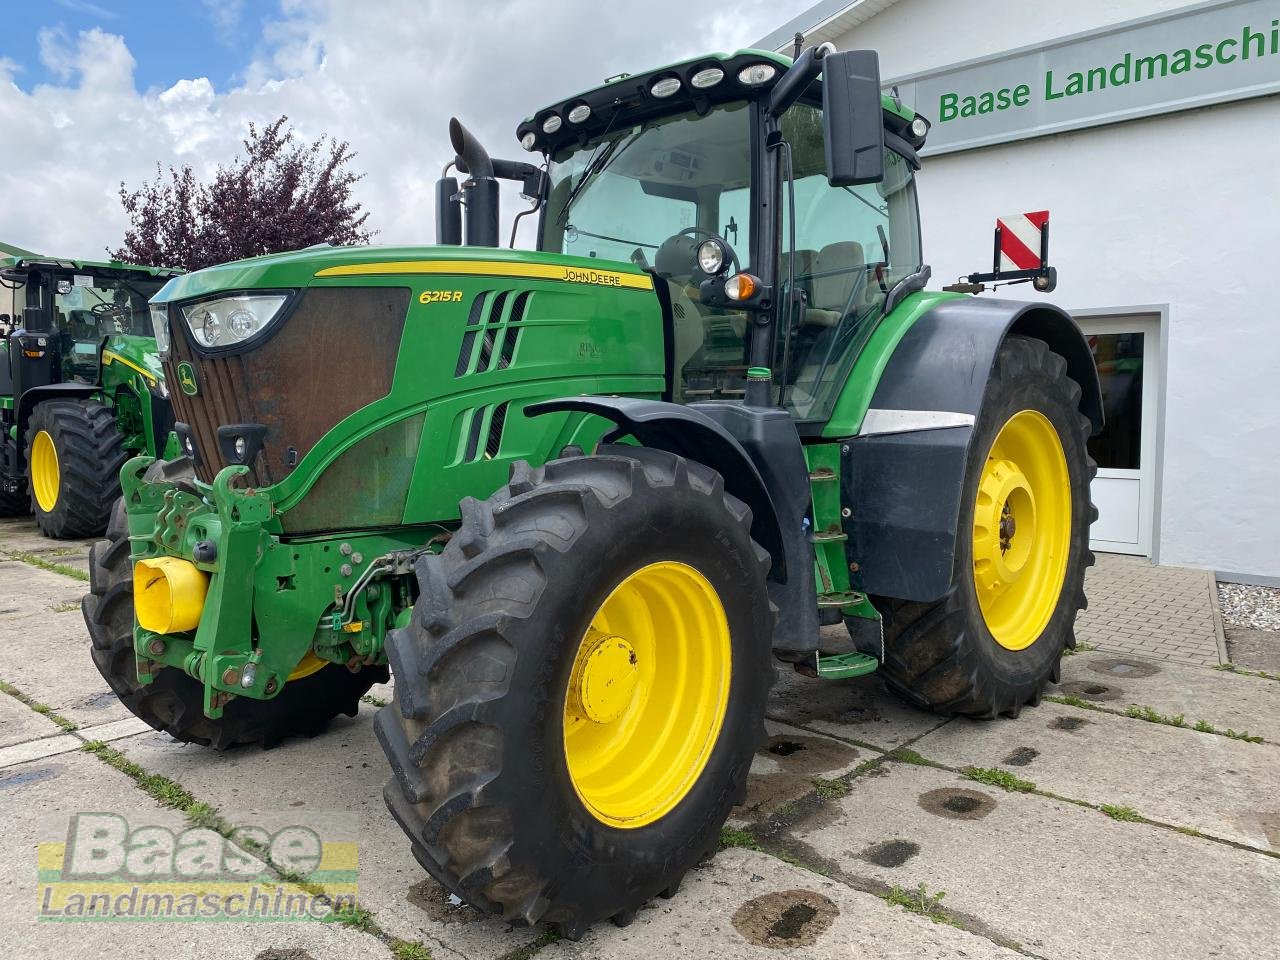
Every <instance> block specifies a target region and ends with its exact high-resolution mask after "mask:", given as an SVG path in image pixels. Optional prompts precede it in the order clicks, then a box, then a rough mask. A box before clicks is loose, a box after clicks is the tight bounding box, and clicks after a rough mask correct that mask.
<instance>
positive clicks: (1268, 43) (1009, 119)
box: [886, 0, 1280, 155]
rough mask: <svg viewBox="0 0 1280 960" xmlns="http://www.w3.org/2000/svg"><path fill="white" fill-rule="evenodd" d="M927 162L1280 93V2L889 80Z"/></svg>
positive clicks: (1198, 11)
mask: <svg viewBox="0 0 1280 960" xmlns="http://www.w3.org/2000/svg"><path fill="white" fill-rule="evenodd" d="M894 86H896V87H897V90H898V95H899V97H900V98H901V99H902V102H903V103H905V104H906V105H907V106H909V107H912V108H913V109H915V110H916V111H918V112H920V113H922V114H924V116H925V117H927V118H928V119H929V120H930V122H931V123H932V124H933V129H932V131H931V133H930V134H929V142H928V146H926V147H925V149H924V150H922V151H921V153H923V154H925V155H929V154H938V153H949V152H951V151H955V150H967V149H971V148H973V147H980V146H986V145H988V144H993V143H1003V142H1006V141H1009V140H1020V139H1024V138H1027V137H1038V136H1044V135H1046V134H1050V133H1061V132H1063V131H1066V130H1076V129H1080V128H1082V127H1090V126H1097V125H1099V124H1104V123H1115V122H1117V121H1120V120H1130V119H1134V118H1137V117H1145V116H1152V115H1154V114H1159V113H1170V112H1173V111H1175V110H1188V109H1192V108H1194V107H1203V106H1209V105H1211V104H1215V103H1224V102H1227V101H1230V100H1240V99H1244V98H1246V97H1257V96H1264V95H1266V94H1271V93H1277V92H1280V0H1216V2H1212V3H1203V4H1197V5H1195V6H1191V7H1186V8H1184V9H1182V10H1177V11H1174V12H1173V13H1167V14H1160V15H1159V16H1155V17H1149V18H1146V19H1143V20H1135V21H1130V22H1128V23H1123V24H1119V25H1116V26H1112V27H1107V28H1105V29H1103V30H1094V31H1090V32H1089V33H1085V34H1080V35H1077V36H1074V37H1067V38H1064V39H1062V40H1055V41H1053V42H1051V43H1049V44H1045V45H1041V46H1036V47H1029V48H1024V49H1022V50H1015V51H1012V52H1010V53H1004V54H999V55H997V56H994V57H984V58H982V59H980V60H972V61H969V62H967V63H961V64H956V65H954V66H950V67H944V68H942V69H940V70H931V71H928V72H926V73H919V74H914V75H912V76H909V77H902V78H899V79H897V80H892V81H889V82H888V83H887V84H886V89H888V88H890V87H894Z"/></svg>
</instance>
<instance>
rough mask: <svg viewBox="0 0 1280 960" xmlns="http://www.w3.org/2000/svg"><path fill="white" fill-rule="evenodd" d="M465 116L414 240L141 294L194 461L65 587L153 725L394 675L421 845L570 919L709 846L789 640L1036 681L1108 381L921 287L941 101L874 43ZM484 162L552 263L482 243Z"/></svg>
mask: <svg viewBox="0 0 1280 960" xmlns="http://www.w3.org/2000/svg"><path fill="white" fill-rule="evenodd" d="M450 132H451V138H452V141H453V146H454V149H455V152H456V154H457V160H456V166H457V168H458V170H459V172H460V173H462V174H464V175H465V179H464V180H463V181H462V182H459V180H458V178H455V177H445V178H444V179H443V180H442V182H441V183H440V185H439V188H438V189H439V197H440V200H441V202H440V206H439V212H438V223H437V230H438V234H439V235H438V241H439V242H438V245H437V246H434V247H423V248H321V249H309V250H303V251H299V252H296V253H290V254H283V255H278V256H270V257H263V258H259V259H256V260H248V261H244V262H241V263H232V264H227V265H224V266H220V267H215V268H211V269H208V270H202V271H200V272H199V273H195V274H192V275H190V276H186V277H180V278H178V279H177V280H175V281H173V282H171V283H170V284H169V285H168V286H167V287H166V288H165V290H164V291H163V292H162V293H161V295H160V296H158V297H156V298H155V300H154V301H153V305H154V306H156V307H157V308H158V309H159V310H167V312H168V321H169V322H168V328H167V331H166V332H165V333H164V334H163V335H162V338H161V339H162V348H163V356H164V363H165V371H166V374H167V376H168V377H169V379H170V381H171V382H172V383H174V384H178V385H180V388H181V389H176V388H175V390H174V392H173V402H174V407H175V411H176V417H177V419H178V423H177V424H176V430H177V432H178V435H179V437H180V442H181V444H182V447H183V449H184V452H185V456H184V457H182V458H180V459H176V460H170V461H167V462H163V461H158V460H157V461H154V462H153V461H152V460H151V458H148V457H139V458H135V459H134V460H132V461H130V462H129V463H128V464H126V465H125V467H124V469H123V471H122V474H121V481H122V485H123V489H124V496H123V500H122V504H121V505H120V506H119V507H118V508H117V510H116V512H115V514H114V516H113V518H112V522H111V525H110V528H109V530H108V538H107V539H106V540H104V541H101V542H99V543H98V544H97V545H96V547H95V548H94V550H93V554H92V563H91V567H92V591H91V593H90V594H89V595H88V596H86V598H85V601H84V612H85V617H86V620H87V622H88V626H89V630H90V632H91V633H92V637H93V657H94V659H95V661H96V662H97V664H98V667H99V669H100V670H101V671H102V673H103V675H104V676H105V677H106V678H107V680H108V681H109V682H110V683H111V685H112V687H113V688H114V689H115V690H116V691H117V693H118V694H119V695H120V697H121V698H122V699H123V700H124V702H125V703H126V704H128V705H129V707H130V708H131V709H132V710H133V711H134V712H135V713H136V714H137V715H138V716H140V717H142V718H144V719H145V720H147V721H148V722H149V723H150V724H151V725H152V726H154V727H156V728H158V729H161V730H166V731H168V732H169V733H170V734H172V735H173V736H174V737H176V738H178V739H180V740H184V741H194V742H199V743H209V744H212V745H214V746H217V747H225V746H230V745H232V744H236V743H245V742H264V743H270V742H273V741H276V740H279V739H280V738H282V737H284V736H286V735H290V734H297V733H303V734H309V733H314V732H317V731H319V730H321V729H322V728H323V727H324V726H325V724H326V723H327V722H328V721H329V720H330V718H332V717H333V716H335V715H337V714H339V713H346V714H349V715H350V714H354V713H355V711H356V709H357V705H358V704H357V702H358V700H359V697H360V696H361V694H363V693H364V692H365V691H366V690H367V689H368V688H369V687H370V685H371V684H373V683H375V682H378V681H380V680H383V679H385V678H386V677H387V665H388V664H389V665H390V669H391V672H392V673H393V674H394V677H395V700H394V702H393V703H392V704H391V705H390V706H388V707H386V708H384V709H383V710H382V711H381V712H380V713H379V714H378V717H377V722H376V730H377V734H378V737H379V739H380V741H381V743H382V746H383V748H384V749H385V751H386V754H387V756H388V758H389V760H390V763H391V776H390V779H389V780H388V782H387V785H386V790H385V796H386V801H387V803H388V805H389V807H390V809H391V812H392V813H393V814H394V816H395V818H396V820H397V821H398V822H399V823H400V825H401V826H402V827H403V828H404V830H405V832H406V833H407V834H408V835H409V838H410V842H411V843H412V845H413V850H414V853H415V854H416V856H417V858H418V860H419V861H420V862H421V863H422V865H423V866H424V867H425V868H426V870H427V871H428V872H429V873H430V874H431V875H432V876H433V877H435V878H436V879H437V880H438V881H440V882H441V883H442V884H444V885H445V886H446V887H448V888H449V889H450V890H452V891H454V892H456V893H457V894H458V895H459V896H460V897H462V898H463V899H464V900H465V901H467V902H468V903H471V904H473V905H474V906H476V907H478V908H480V909H482V910H485V911H489V912H492V913H494V914H498V915H501V916H502V917H505V918H507V919H508V920H511V921H523V922H528V923H534V922H537V921H547V922H552V923H555V924H558V925H559V926H560V927H561V930H562V932H564V933H565V934H566V935H568V936H578V935H580V934H581V932H582V931H583V930H584V929H585V927H586V925H587V924H590V923H591V922H594V921H598V920H600V919H602V918H606V917H611V918H613V919H614V920H616V921H617V922H619V923H624V922H626V921H627V920H628V919H629V918H630V917H631V916H632V915H633V913H634V911H635V910H636V909H637V908H638V907H639V906H640V905H641V904H643V903H644V902H645V901H646V900H647V899H649V898H650V897H652V896H654V895H655V894H666V895H671V894H672V893H674V891H675V889H676V887H677V886H678V884H679V883H680V880H681V877H682V876H683V874H684V873H685V871H686V870H688V869H689V867H690V866H692V865H693V864H694V863H696V862H697V861H698V860H699V858H701V857H703V856H704V855H706V854H707V853H708V852H709V851H711V850H713V849H714V848H715V845H716V842H717V837H718V831H719V828H720V826H721V824H722V823H723V822H724V820H725V818H726V817H727V815H728V813H729V811H730V808H731V807H732V806H733V804H735V803H736V802H739V801H741V800H742V798H743V795H744V790H745V784H746V776H747V769H748V767H749V765H750V763H751V759H752V755H753V752H754V751H755V749H756V748H757V746H758V745H759V743H760V742H761V739H762V737H763V720H764V712H765V702H766V698H767V696H768V693H769V689H770V684H771V682H772V679H773V676H774V669H775V664H776V663H778V662H779V661H780V662H782V663H784V664H788V665H794V667H795V668H797V669H798V670H799V671H800V672H802V673H805V674H807V675H809V676H811V677H814V678H815V681H814V682H815V683H816V682H821V681H822V680H824V679H828V680H838V679H841V678H846V677H852V676H857V675H860V674H865V673H869V672H870V671H872V670H877V669H878V670H879V671H880V672H881V673H882V674H883V675H884V678H885V680H886V681H887V682H888V683H889V684H890V685H891V686H892V687H893V688H894V689H895V690H897V691H898V692H900V693H901V694H902V695H903V696H904V697H906V698H907V699H908V700H910V701H911V702H912V703H915V704H918V705H920V706H922V707H927V708H931V709H933V710H937V711H940V712H942V713H946V714H963V715H968V716H973V717H996V716H997V715H1000V714H1006V715H1010V716H1016V715H1017V714H1018V712H1019V711H1020V710H1021V709H1022V708H1023V706H1024V705H1026V704H1034V703H1036V702H1037V701H1038V699H1039V697H1040V693H1041V689H1042V687H1043V685H1044V684H1045V683H1046V682H1047V681H1049V680H1050V679H1052V678H1056V677H1057V675H1058V665H1059V658H1060V656H1061V654H1062V651H1063V649H1064V648H1065V647H1068V646H1070V645H1071V644H1072V643H1073V642H1074V641H1073V634H1072V629H1073V626H1072V625H1073V622H1074V620H1075V616H1076V612H1077V610H1079V609H1080V608H1081V607H1083V605H1084V594H1083V586H1082V584H1083V577H1084V570H1085V567H1086V565H1087V564H1088V563H1089V562H1090V559H1091V557H1090V554H1089V549H1088V540H1087V531H1088V527H1089V523H1090V520H1091V513H1092V509H1091V507H1090V504H1089V496H1088V487H1089V479H1090V473H1091V467H1090V463H1089V459H1088V456H1087V454H1086V451H1085V440H1086V438H1087V437H1088V436H1089V434H1090V431H1091V430H1092V429H1093V428H1095V427H1096V426H1097V425H1098V424H1099V423H1100V421H1101V413H1100V400H1099V391H1098V384H1097V379H1096V374H1095V372H1094V368H1093V365H1092V363H1091V360H1090V355H1089V349H1088V347H1087V345H1086V344H1085V342H1084V340H1083V338H1082V337H1081V335H1080V332H1079V330H1078V329H1077V328H1076V326H1075V325H1074V324H1073V323H1072V321H1071V319H1070V318H1069V317H1068V316H1067V315H1066V314H1065V313H1063V312H1062V311H1061V310H1058V309H1056V308H1054V307H1051V306H1044V305H1033V304H1029V303H1018V302H1011V301H1001V300H993V299H975V298H972V297H965V296H962V295H960V294H959V293H952V292H929V291H926V290H925V284H926V281H927V279H928V277H929V269H928V267H926V266H925V265H924V261H923V257H922V254H921V243H920V231H919V219H918V216H917V207H916V193H915V185H914V183H915V176H916V170H917V168H918V166H919V163H918V160H917V150H919V148H920V147H921V146H922V145H923V144H924V142H925V138H926V136H927V133H928V123H927V122H926V121H925V120H924V118H922V117H917V116H916V115H915V114H914V113H913V112H912V111H911V110H909V109H906V108H904V107H902V106H900V105H899V104H898V103H896V102H895V101H894V100H893V99H891V98H885V97H882V96H881V93H880V89H879V77H878V66H877V62H876V59H875V55H874V53H871V52H869V51H854V52H849V53H835V52H832V51H830V50H829V49H828V48H821V49H810V50H806V51H804V52H803V53H802V54H800V56H799V57H798V58H797V59H796V60H795V61H794V62H792V61H791V60H789V59H787V58H784V57H779V56H776V55H774V54H771V53H765V52H760V51H755V50H746V51H741V52H739V53H736V54H733V55H722V54H717V55H709V56H706V57H700V58H698V59H696V60H690V61H687V62H684V63H679V64H675V65H673V66H669V67H664V68H662V69H660V70H654V71H651V72H648V73H644V74H640V75H635V76H625V77H621V78H617V79H615V80H612V81H610V82H608V83H606V84H605V85H603V86H601V87H600V88H598V89H595V90H591V91H588V92H587V93H584V94H582V95H580V96H576V97H573V98H571V99H569V100H566V101H564V102H562V103H557V104H554V105H553V106H550V107H548V108H546V109H544V110H540V111H539V112H537V113H536V114H534V115H533V116H532V117H531V118H530V119H528V120H526V121H525V122H524V123H522V124H521V125H520V127H519V130H518V133H517V136H518V138H519V140H520V143H521V145H522V146H523V147H524V148H525V150H527V151H530V152H531V153H532V154H534V155H537V156H540V157H541V158H543V160H544V163H543V164H541V165H535V164H529V163H524V162H519V161H510V160H499V159H493V158H490V157H489V156H488V154H487V153H486V152H485V151H484V150H483V149H482V148H481V146H480V145H479V144H478V143H477V142H476V141H475V140H474V139H473V138H472V137H470V136H469V135H468V134H467V132H466V131H465V130H464V129H463V128H462V127H461V126H460V125H459V124H458V123H457V122H456V121H455V122H454V123H453V124H452V125H451V131H450ZM498 179H512V180H515V181H517V182H520V183H521V184H522V189H523V192H524V194H526V195H527V196H528V197H530V198H531V200H532V201H533V202H534V204H535V208H536V210H537V214H538V217H539V222H540V229H539V241H538V249H537V250H536V251H522V250H520V251H517V250H502V249H498V247H497V244H498V223H499V219H498V209H497V181H498ZM464 210H465V215H464V213H463V211H464ZM463 220H465V223H466V241H467V242H466V244H465V245H460V241H461V239H462V236H461V233H462V230H461V225H462V222H463ZM1008 278H1009V275H1005V279H1008ZM1023 279H1028V280H1032V281H1034V282H1035V283H1036V285H1037V286H1039V287H1041V288H1046V287H1048V286H1051V285H1052V273H1051V270H1050V268H1048V267H1046V266H1043V265H1042V266H1041V267H1040V268H1037V269H1036V270H1034V271H1029V272H1028V274H1027V276H1025V277H1023ZM841 621H844V622H845V623H847V624H848V626H849V631H850V634H851V637H852V643H851V644H848V645H846V646H845V647H844V648H843V651H833V650H825V649H823V648H822V646H821V645H820V643H819V628H820V627H821V626H822V625H824V624H839V623H840V622H841Z"/></svg>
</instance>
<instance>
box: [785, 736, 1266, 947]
mask: <svg viewBox="0 0 1280 960" xmlns="http://www.w3.org/2000/svg"><path fill="white" fill-rule="evenodd" d="M1025 716H1026V715H1025V714H1024V717H1025ZM884 769H885V773H884V774H883V775H881V776H871V777H866V778H862V779H859V780H858V781H857V782H856V786H855V789H854V790H853V792H852V793H851V794H850V795H849V796H848V797H846V798H844V799H843V800H840V801H838V802H836V803H833V804H832V805H830V806H829V807H827V808H825V809H824V810H820V811H819V812H818V813H817V814H815V816H814V817H813V818H812V819H811V821H810V822H809V823H807V824H801V825H798V826H797V827H796V829H795V831H794V833H795V835H796V837H797V838H798V839H799V840H800V841H801V842H802V843H804V844H807V845H808V846H809V847H810V848H811V849H812V850H813V851H814V852H815V853H816V854H817V855H818V856H820V857H823V858H826V859H827V860H828V861H829V862H830V863H832V864H834V865H836V866H837V867H838V868H839V869H840V870H842V871H844V872H845V873H846V874H848V875H851V876H853V877H857V878H865V879H869V880H872V881H879V882H882V883H888V884H893V885H897V886H900V887H903V888H904V889H915V888H916V887H917V885H918V884H921V883H923V884H925V885H926V886H927V889H928V890H929V891H930V892H937V891H942V892H945V893H946V899H945V900H944V901H943V902H944V904H945V905H946V907H947V908H949V909H953V910H956V911H959V912H961V913H964V914H968V915H971V916H974V917H978V918H980V919H981V920H982V921H983V922H984V923H985V924H987V925H988V926H989V927H990V928H992V929H993V930H995V931H997V932H998V933H999V934H1000V935H1002V936H1003V937H1007V938H1009V939H1010V940H1012V941H1013V942H1016V943H1019V944H1021V945H1022V946H1023V947H1024V948H1025V949H1026V950H1028V951H1030V952H1031V953H1032V954H1034V955H1037V956H1042V957H1052V958H1055V960H1067V958H1079V960H1085V958H1089V960H1094V958H1096V960H1115V958H1118V957H1123V958H1125V960H1182V958H1186V960H1203V958H1205V957H1218V958H1239V960H1259V958H1261V957H1264V956H1266V957H1277V956H1280V952H1278V948H1277V944H1276V938H1275V918H1276V916H1277V910H1280V860H1276V859H1274V858H1271V857H1268V856H1265V855H1263V854H1259V853H1253V852H1250V851H1245V850H1240V849H1238V848H1233V847H1228V846H1226V845H1224V844H1220V843H1215V842H1213V841H1211V840H1204V839H1200V838H1196V837H1188V836H1185V835H1182V834H1179V833H1176V832H1175V831H1172V830H1168V829H1166V828H1163V827H1154V826H1147V825H1144V824H1139V823H1121V822H1118V821H1114V820H1111V819H1109V818H1108V817H1106V816H1105V815H1103V814H1102V813H1099V812H1097V811H1093V810H1089V809H1087V808H1082V807H1077V806H1074V805H1072V804H1068V803H1064V802H1061V801H1056V800H1050V799H1047V798H1044V797H1038V796H1034V795H1029V794H1021V793H1006V792H1004V791H1002V790H998V789H995V788H989V787H983V786H981V785H979V784H975V783H973V782H972V781H968V780H965V779H963V778H961V777H960V776H958V775H955V774H951V773H948V772H946V771H942V770H936V769H932V768H928V767H916V766H910V765H907V764H899V763H894V764H889V765H887V766H886V768H884ZM887 843H896V844H897V848H898V849H899V850H900V851H902V852H901V854H900V855H899V856H897V857H895V858H893V859H883V858H881V857H879V856H877V855H876V851H878V850H882V849H884V846H885V845H886V844H887ZM877 861H879V862H877ZM882 864H886V865H882ZM847 955H848V954H846V956H847ZM919 955H921V956H923V955H925V954H923V953H922V954H919Z"/></svg>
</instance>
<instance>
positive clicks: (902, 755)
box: [889, 747, 936, 767]
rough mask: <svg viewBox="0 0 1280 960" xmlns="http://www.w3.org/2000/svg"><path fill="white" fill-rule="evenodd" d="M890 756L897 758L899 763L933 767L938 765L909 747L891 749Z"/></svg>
mask: <svg viewBox="0 0 1280 960" xmlns="http://www.w3.org/2000/svg"><path fill="white" fill-rule="evenodd" d="M889 756H890V758H892V759H894V760H897V761H898V762H899V763H912V764H915V765H916V766H917V767H933V766H936V764H935V763H933V761H931V760H926V759H925V758H924V757H922V756H921V755H920V754H918V753H916V752H915V751H914V750H912V749H910V748H909V747H898V748H897V749H896V750H890V751H889Z"/></svg>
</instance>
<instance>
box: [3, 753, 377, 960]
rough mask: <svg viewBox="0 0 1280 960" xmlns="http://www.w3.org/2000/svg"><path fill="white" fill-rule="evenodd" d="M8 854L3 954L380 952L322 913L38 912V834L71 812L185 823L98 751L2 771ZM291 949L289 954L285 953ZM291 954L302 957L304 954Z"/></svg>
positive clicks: (332, 958) (363, 957) (144, 957)
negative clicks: (213, 916) (51, 916)
mask: <svg viewBox="0 0 1280 960" xmlns="http://www.w3.org/2000/svg"><path fill="white" fill-rule="evenodd" d="M0 796H3V803H4V809H5V856H3V857H0V956H3V957H22V958H24V960H25V958H32V960H43V958H50V960H54V958H56V960H61V958H64V957H68V956H74V957H76V958H85V960H88V958H98V957H101V958H104V960H105V958H117V957H129V958H130V960H173V958H175V957H190V956H202V957H237V958H240V957H243V958H252V957H255V956H257V955H259V954H261V953H262V952H264V951H267V950H272V949H275V950H278V951H287V950H290V949H293V950H306V951H308V952H309V955H310V956H314V957H323V958H325V960H375V958H376V960H386V957H387V948H386V947H385V946H384V945H383V944H382V943H381V942H380V941H378V940H376V939H375V938H374V937H372V936H369V935H368V934H363V933H359V932H357V931H354V930H350V929H347V928H345V927H342V926H339V925H337V924H328V923H319V922H314V921H313V922H298V921H293V922H284V921H280V922H264V921H253V922H235V921H228V922H216V923H210V922H193V923H182V922H175V921H156V922H146V921H136V920H135V921H131V922H124V921H93V922H90V921H82V922H67V921H63V922H59V921H52V920H40V919H38V918H37V914H38V911H39V909H40V900H39V895H38V886H37V882H38V876H39V874H38V872H37V853H38V848H39V845H40V844H45V843H60V842H65V841H66V840H67V837H68V828H69V824H70V817H71V815H72V814H74V813H90V812H96V813H104V812H106V813H115V814H119V815H121V816H123V817H125V819H126V820H127V821H128V823H129V826H130V827H131V828H133V829H137V828H138V827H142V826H153V827H163V828H166V829H168V830H171V831H175V832H176V831H180V830H182V829H183V828H184V827H185V826H186V824H185V823H184V821H183V819H182V817H181V816H180V815H179V814H178V813H177V812H176V811H173V810H168V809H164V808H161V807H159V806H157V805H156V804H155V803H154V802H152V801H151V800H150V798H148V797H147V796H146V795H145V794H143V793H142V792H141V791H139V790H138V789H137V788H136V787H135V786H134V784H133V782H132V781H131V780H129V779H128V778H127V777H125V776H124V775H123V774H121V773H119V772H118V771H116V770H114V769H112V768H111V767H108V766H107V765H106V764H104V763H102V762H101V761H99V760H97V759H95V758H93V757H91V756H88V755H87V754H83V753H71V754H65V755H63V756H59V757H55V758H52V759H48V760H42V761H39V762H37V763H29V764H25V765H23V766H22V767H17V768H13V769H10V770H7V771H5V772H4V773H2V774H0ZM284 955H286V956H287V954H284ZM297 956H299V957H301V956H302V955H301V954H298V955H297Z"/></svg>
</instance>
